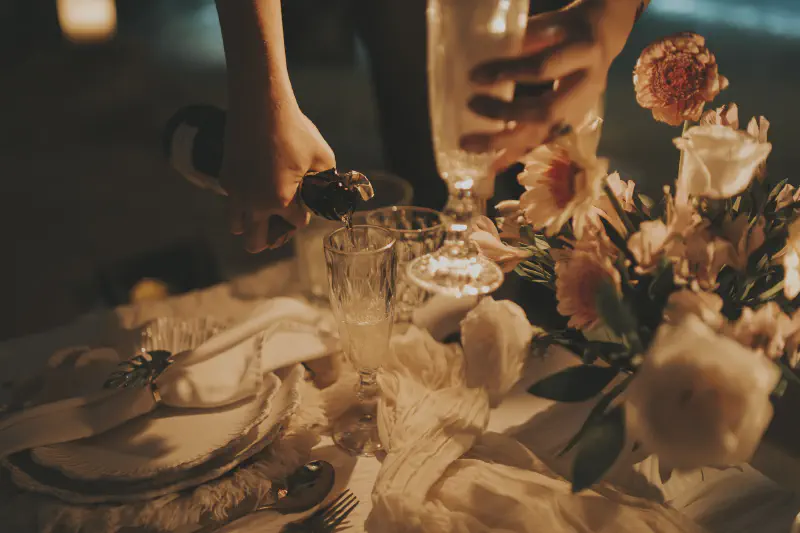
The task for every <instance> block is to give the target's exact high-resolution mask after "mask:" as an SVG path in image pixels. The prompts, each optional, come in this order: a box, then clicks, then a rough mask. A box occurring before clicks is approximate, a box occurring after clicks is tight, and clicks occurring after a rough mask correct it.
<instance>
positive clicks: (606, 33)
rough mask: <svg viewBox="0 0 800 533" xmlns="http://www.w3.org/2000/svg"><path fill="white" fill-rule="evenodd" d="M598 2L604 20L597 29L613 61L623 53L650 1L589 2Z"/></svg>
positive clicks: (591, 0) (608, 0) (609, 0)
mask: <svg viewBox="0 0 800 533" xmlns="http://www.w3.org/2000/svg"><path fill="white" fill-rule="evenodd" d="M588 1H590V2H595V1H596V2H597V4H596V5H598V7H599V10H598V12H599V13H600V16H601V17H602V20H601V21H600V24H598V25H597V26H596V27H597V28H598V30H599V32H600V34H601V35H600V38H601V39H602V40H603V41H605V42H606V50H607V52H608V53H609V56H608V59H609V60H613V59H614V58H616V57H617V55H619V53H620V52H622V49H623V48H624V47H625V43H626V42H627V40H628V36H629V35H630V33H631V30H632V29H633V25H634V24H635V23H636V20H637V19H638V18H639V16H640V15H641V13H642V12H643V11H644V9H645V8H646V7H647V4H649V2H650V0H588Z"/></svg>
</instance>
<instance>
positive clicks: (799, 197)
mask: <svg viewBox="0 0 800 533" xmlns="http://www.w3.org/2000/svg"><path fill="white" fill-rule="evenodd" d="M798 201H800V191H798V190H797V188H796V187H794V186H793V185H789V184H788V183H787V184H786V185H784V186H783V189H781V192H779V193H778V196H776V197H775V208H776V209H783V208H785V207H789V206H790V205H792V204H793V203H795V202H798Z"/></svg>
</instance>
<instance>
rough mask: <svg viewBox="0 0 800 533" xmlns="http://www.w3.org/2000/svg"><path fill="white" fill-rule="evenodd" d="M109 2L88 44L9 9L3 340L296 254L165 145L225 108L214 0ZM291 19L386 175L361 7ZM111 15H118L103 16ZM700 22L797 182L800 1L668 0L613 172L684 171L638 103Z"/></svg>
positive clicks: (0, 93)
mask: <svg viewBox="0 0 800 533" xmlns="http://www.w3.org/2000/svg"><path fill="white" fill-rule="evenodd" d="M86 1H90V0H74V1H73V2H72V3H73V4H76V5H77V4H82V3H85V2H86ZM374 1H386V2H389V1H396V2H400V1H406V0H374ZM97 2H99V4H107V5H110V6H114V7H115V11H116V13H115V18H116V30H115V32H114V33H113V35H109V36H108V37H107V38H105V37H104V36H103V35H100V34H98V35H95V36H94V37H95V38H94V39H93V40H92V42H76V41H80V40H84V41H85V40H86V35H85V31H84V32H83V38H81V31H80V27H79V26H78V27H76V24H75V20H77V19H76V18H75V17H77V16H78V15H79V14H78V15H76V14H75V12H74V9H75V7H74V6H73V11H68V7H69V6H68V4H69V3H70V2H69V1H68V0H59V1H58V2H56V1H54V0H0V47H2V53H0V68H2V70H1V71H0V106H2V107H0V172H2V173H3V176H2V180H3V185H4V187H3V189H2V193H0V243H2V247H3V248H2V249H4V250H6V251H5V252H4V253H3V252H0V257H2V261H0V309H1V311H0V339H2V338H8V337H13V336H18V335H23V334H27V333H30V332H33V331H37V330H41V329H45V328H48V327H52V326H54V325H58V324H61V323H64V322H66V321H68V320H70V319H71V318H74V317H75V316H77V315H79V314H81V313H85V312H87V311H91V310H93V309H97V308H101V307H109V306H113V305H115V304H118V303H120V302H122V301H124V300H125V298H126V291H125V290H124V289H125V288H126V287H127V286H128V285H129V284H131V283H132V282H133V281H135V280H136V279H138V278H140V277H145V276H154V277H162V278H169V280H177V281H176V282H175V283H173V287H171V288H172V290H175V291H182V290H187V289H191V288H194V287H198V286H202V285H207V284H210V283H214V282H216V281H218V280H221V279H227V278H230V277H232V276H235V275H237V274H242V273H246V272H249V271H252V270H254V269H256V268H258V267H259V266H262V265H264V264H266V263H267V262H269V261H272V260H274V259H275V258H276V257H281V256H286V255H287V254H289V253H291V247H288V249H286V250H281V251H278V252H276V253H271V254H262V255H259V256H251V255H249V254H247V253H246V252H244V251H243V250H242V249H241V243H240V242H239V241H238V240H237V239H235V238H233V237H231V236H229V235H228V233H227V230H226V226H225V213H224V209H225V206H224V203H223V202H221V201H220V200H219V199H218V198H215V197H213V196H211V195H210V194H209V193H207V192H203V191H199V190H195V189H193V188H192V187H191V186H190V185H188V184H187V183H185V182H184V181H183V180H182V179H180V178H179V177H178V176H177V175H176V174H175V173H174V172H172V171H171V170H170V168H169V167H168V166H167V164H166V163H165V161H164V159H163V157H162V154H161V151H160V138H161V134H162V128H163V125H164V123H165V121H166V120H167V119H168V118H169V117H170V115H171V114H172V113H173V112H174V111H175V110H177V109H178V108H179V107H181V106H183V105H187V104H190V103H197V102H209V103H215V104H218V105H224V102H225V94H224V89H225V81H224V68H225V65H224V58H223V52H222V43H221V38H220V33H219V27H218V22H217V17H216V10H215V8H214V3H213V0H116V2H113V0H109V1H108V2H102V1H101V0H97ZM90 3H91V1H90ZM99 4H98V5H99ZM59 7H60V9H61V17H59ZM284 10H285V13H284V16H285V25H286V36H287V49H288V55H289V61H290V68H291V71H292V82H293V85H294V88H295V92H296V93H297V96H298V100H299V101H300V105H301V107H302V108H303V110H304V111H305V113H306V114H307V115H308V116H309V117H310V118H311V119H312V120H313V121H314V122H315V123H316V124H317V126H318V127H319V128H320V130H321V131H322V133H323V134H324V135H325V137H326V138H327V140H328V142H329V143H330V144H331V146H332V147H333V148H334V150H335V151H336V153H337V159H338V162H339V165H340V166H341V167H344V168H359V169H377V168H381V167H382V166H383V164H384V162H383V157H382V147H381V139H380V135H379V128H378V120H377V111H376V106H375V99H374V97H373V92H372V88H371V78H370V74H369V69H368V63H367V61H366V59H365V54H364V52H363V48H362V47H361V46H360V45H359V43H358V42H357V40H356V38H355V33H354V31H353V23H352V20H351V19H352V17H351V16H349V14H348V13H347V11H346V9H345V7H344V3H343V2H339V1H333V0H291V1H288V2H285V3H284ZM104 15H107V16H109V17H113V16H114V13H113V12H112V11H109V12H96V13H95V14H94V16H95V17H99V19H102V18H103V16H104ZM99 19H98V20H99ZM70 21H72V24H70ZM100 22H102V21H101V20H100ZM98 24H99V22H98ZM683 30H691V31H696V32H698V33H701V34H703V35H705V36H706V37H707V38H708V40H709V45H710V46H711V48H712V50H713V51H714V52H715V53H716V55H717V59H718V62H719V64H720V70H721V72H722V73H723V74H724V75H725V76H727V77H728V78H730V80H731V87H730V89H728V90H727V91H725V92H724V93H723V94H722V95H721V96H720V99H719V101H718V102H717V105H721V104H723V103H727V102H733V101H735V102H737V103H738V104H739V106H740V116H741V118H742V120H743V121H747V120H749V118H750V116H752V115H765V116H766V117H767V118H769V120H770V121H771V122H772V127H771V129H770V140H771V141H772V142H773V145H774V148H773V155H772V156H771V158H770V173H771V175H772V177H788V178H790V179H792V181H793V182H795V183H797V181H796V178H795V176H794V171H795V169H796V168H798V165H800V150H798V149H797V148H796V145H795V143H796V142H797V140H798V132H800V108H798V105H797V103H796V100H795V98H796V95H798V94H800V2H798V1H797V0H652V6H651V7H650V9H649V10H648V12H647V13H646V14H645V16H644V17H643V19H642V20H641V21H640V22H639V24H638V25H637V27H636V28H635V29H634V33H633V35H632V37H631V39H630V41H629V43H628V47H627V48H626V50H625V52H623V54H622V56H621V57H620V58H619V59H618V60H617V62H616V64H615V66H614V68H613V70H612V73H611V76H610V81H609V89H608V95H607V102H606V104H607V110H606V124H605V129H604V138H603V144H602V147H601V150H602V152H604V154H605V155H607V156H609V157H610V158H611V160H612V167H614V168H616V169H618V170H620V172H621V173H622V174H623V177H626V178H633V179H635V180H637V182H638V183H640V184H641V186H642V187H643V188H645V189H646V190H647V191H649V192H651V193H652V192H654V191H657V190H658V189H659V187H660V186H661V184H663V183H665V182H667V181H669V180H671V179H673V177H674V173H675V170H676V167H677V152H676V150H675V149H674V148H673V146H672V144H671V142H670V139H671V138H673V137H675V136H677V135H678V134H679V132H678V131H677V130H675V129H673V128H670V127H668V126H666V125H663V124H657V123H655V122H653V121H652V119H651V118H650V116H649V113H648V112H646V111H644V110H642V109H640V108H638V107H637V105H636V102H635V100H634V96H633V89H632V84H631V71H632V69H633V65H634V63H635V60H636V57H637V56H638V54H639V52H640V51H641V49H642V48H643V47H644V46H645V45H646V44H647V43H648V42H649V41H651V40H653V39H656V38H658V37H661V36H664V35H667V34H669V33H673V32H676V31H683ZM96 33H97V32H96ZM100 33H102V32H100ZM398 33H399V34H400V35H403V32H402V31H399V32H398ZM403 38H406V39H408V40H409V42H411V41H412V40H414V39H418V38H419V36H418V34H417V33H414V32H408V33H407V35H405V36H404V37H403ZM132 280H133V281H132Z"/></svg>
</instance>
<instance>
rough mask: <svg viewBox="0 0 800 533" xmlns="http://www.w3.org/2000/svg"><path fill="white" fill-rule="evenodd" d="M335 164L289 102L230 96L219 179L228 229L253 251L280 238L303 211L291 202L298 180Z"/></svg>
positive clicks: (301, 219) (304, 219)
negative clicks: (261, 101)
mask: <svg viewBox="0 0 800 533" xmlns="http://www.w3.org/2000/svg"><path fill="white" fill-rule="evenodd" d="M335 166H336V159H335V157H334V154H333V150H331V147H330V146H328V144H327V143H326V142H325V139H323V137H322V135H321V134H320V132H319V130H318V129H317V128H316V126H314V124H313V123H312V122H311V121H310V120H309V119H308V118H307V117H306V116H305V115H304V114H303V113H302V112H301V111H300V109H299V107H297V105H296V104H294V103H293V102H292V104H291V105H283V106H281V105H270V104H269V103H268V104H267V105H266V106H260V105H256V106H253V105H242V104H238V105H237V103H235V102H232V103H231V105H230V108H229V111H228V118H227V123H226V131H225V151H224V157H223V162H222V172H221V176H220V180H221V183H222V186H223V187H224V188H225V190H226V191H227V192H228V197H229V202H230V205H229V216H230V221H229V223H230V229H231V232H232V233H233V234H235V235H244V237H245V248H246V249H247V250H248V251H249V252H251V253H258V252H260V251H262V250H264V249H266V248H276V247H278V246H281V245H283V244H285V243H286V242H287V241H288V240H289V238H290V237H291V236H292V234H293V232H294V231H295V229H297V228H298V227H301V226H304V225H306V224H308V221H309V215H308V213H307V212H306V211H305V210H304V209H303V208H302V207H301V206H300V204H299V203H298V202H297V198H296V193H297V187H298V185H299V183H300V180H301V179H302V178H303V176H305V175H306V174H308V173H309V172H319V171H323V170H328V169H331V168H334V167H335Z"/></svg>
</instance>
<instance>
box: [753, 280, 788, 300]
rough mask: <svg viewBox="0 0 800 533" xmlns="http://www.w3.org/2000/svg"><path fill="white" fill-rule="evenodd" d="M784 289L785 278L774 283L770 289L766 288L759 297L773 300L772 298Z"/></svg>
mask: <svg viewBox="0 0 800 533" xmlns="http://www.w3.org/2000/svg"><path fill="white" fill-rule="evenodd" d="M782 290H783V280H780V281H779V282H778V283H776V284H775V285H773V286H772V287H771V288H769V289H767V290H765V291H764V292H762V293H761V294H760V295H759V296H758V299H759V300H761V301H762V302H766V301H768V300H771V299H772V298H774V297H776V296H777V295H778V294H780V292H781V291H782Z"/></svg>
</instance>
